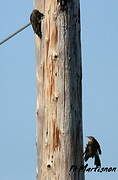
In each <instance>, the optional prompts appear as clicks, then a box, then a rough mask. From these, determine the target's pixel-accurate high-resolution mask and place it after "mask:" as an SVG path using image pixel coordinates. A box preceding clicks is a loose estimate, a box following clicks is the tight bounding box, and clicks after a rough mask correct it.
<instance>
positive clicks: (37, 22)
mask: <svg viewBox="0 0 118 180" xmlns="http://www.w3.org/2000/svg"><path fill="white" fill-rule="evenodd" d="M43 17H44V15H43V14H42V13H40V12H39V11H38V10H37V9H34V10H33V11H32V13H31V15H30V22H31V24H32V28H33V30H34V32H35V33H36V34H37V35H38V36H39V37H40V38H42V32H41V20H42V19H43Z"/></svg>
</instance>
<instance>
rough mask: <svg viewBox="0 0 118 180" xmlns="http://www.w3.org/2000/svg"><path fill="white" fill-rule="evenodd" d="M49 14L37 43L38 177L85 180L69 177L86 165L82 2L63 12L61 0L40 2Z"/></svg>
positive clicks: (74, 2) (38, 5) (70, 3)
mask: <svg viewBox="0 0 118 180" xmlns="http://www.w3.org/2000/svg"><path fill="white" fill-rule="evenodd" d="M36 8H37V9H38V10H39V11H40V12H41V13H43V14H44V15H45V18H44V20H43V22H42V39H41V40H40V39H39V38H38V37H37V36H36V37H35V42H36V58H37V63H36V77H37V166H38V167H37V169H38V172H37V173H38V174H37V180H69V179H72V180H84V173H79V174H78V173H73V174H71V175H69V169H70V167H71V165H73V164H74V165H77V166H78V167H80V165H81V164H82V152H83V135H82V82H81V80H82V65H81V43H80V5H79V0H72V1H68V3H67V7H66V10H61V8H60V3H59V2H57V0H45V1H44V0H36Z"/></svg>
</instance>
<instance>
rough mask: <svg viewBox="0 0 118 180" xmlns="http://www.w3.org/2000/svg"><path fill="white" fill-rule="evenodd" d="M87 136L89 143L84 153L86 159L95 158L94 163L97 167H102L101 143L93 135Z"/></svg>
mask: <svg viewBox="0 0 118 180" xmlns="http://www.w3.org/2000/svg"><path fill="white" fill-rule="evenodd" d="M87 137H88V144H87V145H86V148H85V152H84V153H83V155H84V160H85V162H86V161H87V160H88V159H89V158H94V165H96V167H100V166H101V162H100V158H99V154H101V148H100V145H99V143H98V141H97V140H96V139H95V138H94V137H93V136H87Z"/></svg>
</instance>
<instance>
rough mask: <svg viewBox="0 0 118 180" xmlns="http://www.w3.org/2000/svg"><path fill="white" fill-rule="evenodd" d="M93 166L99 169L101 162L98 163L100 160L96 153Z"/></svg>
mask: <svg viewBox="0 0 118 180" xmlns="http://www.w3.org/2000/svg"><path fill="white" fill-rule="evenodd" d="M94 165H96V167H101V162H100V158H99V155H98V153H96V154H95V161H94Z"/></svg>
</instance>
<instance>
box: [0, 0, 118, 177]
mask: <svg viewBox="0 0 118 180" xmlns="http://www.w3.org/2000/svg"><path fill="white" fill-rule="evenodd" d="M32 8H33V2H32V0H30V1H28V0H25V1H23V0H21V1H15V0H12V1H8V2H7V3H6V2H5V1H2V2H1V6H0V39H1V40H2V39H4V38H5V37H6V36H7V35H9V34H10V33H12V32H14V31H16V30H17V29H19V28H20V27H22V26H23V25H25V24H27V23H28V22H29V15H30V13H31V11H32ZM117 17H118V1H117V0H113V1H109V0H99V1H97V0H90V1H87V0H83V1H82V0H81V24H82V33H81V35H82V37H81V39H82V62H83V129H84V132H83V133H84V146H85V145H86V142H87V139H86V138H85V136H87V135H93V136H95V137H96V138H97V139H98V141H99V142H100V143H101V148H102V152H103V153H102V156H101V159H102V166H105V167H106V166H108V167H118V157H117V148H118V143H117V126H118V122H117V118H118V110H117V107H118V93H117V92H118V83H117V77H118V68H117V67H118V50H117V42H118V36H117V33H118V21H117ZM0 84H1V86H0V179H2V180H9V179H12V180H16V179H17V180H21V179H22V180H26V179H28V180H35V166H36V153H35V126H36V120H35V105H36V97H35V94H36V80H35V49H34V37H33V31H32V29H31V27H28V28H27V29H25V30H24V31H22V32H21V33H19V34H18V35H17V36H15V37H14V38H12V39H11V40H9V41H7V42H6V43H4V44H3V45H1V46H0ZM89 164H90V166H93V164H92V161H91V160H90V161H89ZM117 177H118V173H117V172H116V173H101V174H100V173H86V180H91V179H96V180H98V179H100V180H104V179H105V178H107V179H108V180H111V178H113V179H114V180H116V178H117Z"/></svg>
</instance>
